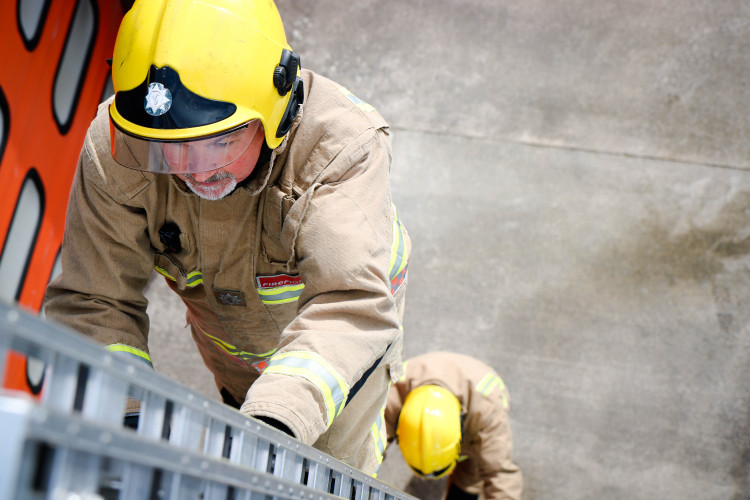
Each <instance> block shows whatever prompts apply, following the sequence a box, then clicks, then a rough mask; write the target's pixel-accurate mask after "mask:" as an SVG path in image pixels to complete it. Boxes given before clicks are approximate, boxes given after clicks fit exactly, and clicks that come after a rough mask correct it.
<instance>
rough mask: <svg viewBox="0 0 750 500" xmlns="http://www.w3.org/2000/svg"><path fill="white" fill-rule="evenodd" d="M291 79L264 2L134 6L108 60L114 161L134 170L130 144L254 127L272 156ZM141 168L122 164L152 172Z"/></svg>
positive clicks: (285, 124)
mask: <svg viewBox="0 0 750 500" xmlns="http://www.w3.org/2000/svg"><path fill="white" fill-rule="evenodd" d="M299 71H300V59H299V56H298V55H297V54H295V53H294V52H292V49H291V47H290V46H289V44H288V43H287V40H286V35H285V33H284V27H283V24H282V22H281V17H280V16H279V12H278V10H277V9H276V6H275V5H274V3H273V1H272V0H136V2H135V3H134V4H133V7H132V8H131V9H130V10H129V11H128V13H127V14H126V15H125V17H124V18H123V21H122V23H121V25H120V30H119V32H118V34H117V39H116V41H115V48H114V54H113V58H112V84H113V87H114V90H115V99H114V102H113V103H112V105H111V106H110V109H109V111H110V117H111V121H112V125H113V126H112V132H113V134H112V136H113V143H112V152H113V156H115V159H117V160H118V161H120V162H121V163H123V164H127V163H129V162H130V163H139V162H137V161H133V160H134V158H132V157H133V156H137V155H135V154H134V152H137V146H134V144H137V141H135V139H144V140H146V141H161V142H162V143H164V142H184V141H190V140H192V139H196V138H201V139H205V138H206V137H212V136H216V135H220V134H226V133H228V132H231V131H234V130H235V129H237V128H241V127H243V126H244V125H245V124H248V123H249V122H251V121H252V120H259V121H260V122H261V124H262V125H263V130H264V132H265V142H266V144H267V145H268V147H269V148H271V149H274V148H276V147H278V146H279V145H280V144H281V142H282V140H283V138H284V136H285V135H286V133H287V132H288V131H289V127H290V126H291V124H292V122H293V121H294V118H295V116H296V115H297V112H298V110H299V105H300V104H302V100H303V88H302V80H301V78H300V77H299ZM123 134H124V135H125V136H126V137H122V135H123ZM116 136H118V137H116ZM118 148H119V150H118ZM118 153H120V154H119V156H120V157H119V158H118ZM127 153H129V154H130V156H131V158H128V154H127ZM121 160H124V161H121ZM140 163H141V164H140V165H135V164H131V165H127V166H131V167H133V168H141V169H144V170H153V166H151V167H148V166H145V165H143V164H142V163H143V162H140Z"/></svg>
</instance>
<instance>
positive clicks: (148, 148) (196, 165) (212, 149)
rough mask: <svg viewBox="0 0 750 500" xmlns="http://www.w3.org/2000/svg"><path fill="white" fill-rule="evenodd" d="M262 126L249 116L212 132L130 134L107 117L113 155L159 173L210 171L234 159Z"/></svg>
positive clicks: (128, 164) (121, 161)
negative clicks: (187, 136)
mask: <svg viewBox="0 0 750 500" xmlns="http://www.w3.org/2000/svg"><path fill="white" fill-rule="evenodd" d="M262 130H263V127H262V126H261V125H260V120H251V121H249V122H246V123H244V124H242V125H240V126H239V127H235V128H233V129H231V130H226V131H224V132H221V133H219V134H215V135H211V136H202V137H197V138H194V139H177V140H165V139H151V138H147V137H138V136H134V135H130V134H128V133H127V132H124V131H123V130H121V129H120V128H118V127H117V125H116V124H115V123H114V122H113V121H112V120H110V139H111V145H112V158H114V159H115V161H116V162H117V163H119V164H120V165H122V166H124V167H128V168H132V169H136V170H143V171H146V172H154V173H158V174H193V173H199V172H209V171H211V170H216V169H219V168H222V167H225V166H227V165H229V164H231V163H233V162H235V161H236V160H237V159H238V158H240V157H241V156H242V155H243V154H244V153H245V152H246V151H247V148H248V147H249V146H250V144H251V143H252V142H253V139H255V136H256V135H257V134H258V132H259V131H262Z"/></svg>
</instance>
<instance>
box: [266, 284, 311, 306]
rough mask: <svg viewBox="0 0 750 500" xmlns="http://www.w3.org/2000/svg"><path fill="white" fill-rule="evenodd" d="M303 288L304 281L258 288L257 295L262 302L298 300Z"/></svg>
mask: <svg viewBox="0 0 750 500" xmlns="http://www.w3.org/2000/svg"><path fill="white" fill-rule="evenodd" d="M304 288H305V284H304V283H300V284H299V285H292V286H280V287H278V288H258V295H260V301H261V302H263V303H264V304H285V303H287V302H294V301H295V300H298V299H299V296H300V295H302V290H303V289H304Z"/></svg>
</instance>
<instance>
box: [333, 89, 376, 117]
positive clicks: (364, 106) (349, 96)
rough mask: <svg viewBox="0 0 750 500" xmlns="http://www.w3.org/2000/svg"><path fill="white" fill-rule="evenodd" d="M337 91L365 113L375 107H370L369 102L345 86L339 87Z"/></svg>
mask: <svg viewBox="0 0 750 500" xmlns="http://www.w3.org/2000/svg"><path fill="white" fill-rule="evenodd" d="M339 92H341V93H342V94H344V95H345V96H346V98H347V99H349V100H350V101H351V102H353V103H354V105H355V106H357V107H358V108H359V109H361V110H362V111H364V112H365V113H369V112H370V111H374V110H375V108H374V107H372V105H371V104H367V103H366V102H365V101H363V100H362V99H360V98H359V97H357V96H356V95H354V94H352V93H351V92H350V91H349V89H347V88H346V87H339Z"/></svg>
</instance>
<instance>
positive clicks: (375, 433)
mask: <svg viewBox="0 0 750 500" xmlns="http://www.w3.org/2000/svg"><path fill="white" fill-rule="evenodd" d="M384 423H385V404H384V405H383V407H382V408H381V409H380V413H379V414H378V418H377V419H376V420H375V422H373V423H372V428H371V429H370V435H371V436H372V440H373V441H374V442H375V456H376V457H377V459H378V463H381V462H382V461H383V453H384V452H385V446H386V444H387V438H386V435H385V425H384Z"/></svg>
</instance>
